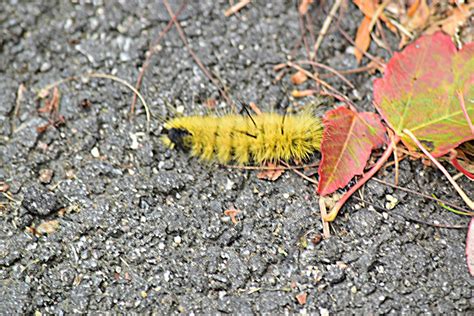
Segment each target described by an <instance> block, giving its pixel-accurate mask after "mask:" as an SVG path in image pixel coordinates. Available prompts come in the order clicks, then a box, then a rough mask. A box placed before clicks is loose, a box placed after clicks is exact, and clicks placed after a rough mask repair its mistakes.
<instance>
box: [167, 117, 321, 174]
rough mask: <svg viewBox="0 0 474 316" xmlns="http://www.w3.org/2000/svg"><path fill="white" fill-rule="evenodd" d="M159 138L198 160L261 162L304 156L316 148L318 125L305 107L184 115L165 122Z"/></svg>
mask: <svg viewBox="0 0 474 316" xmlns="http://www.w3.org/2000/svg"><path fill="white" fill-rule="evenodd" d="M164 127H165V129H166V130H167V135H164V136H163V141H164V143H165V144H167V145H168V146H170V147H176V148H178V149H184V150H188V151H190V153H191V155H192V156H195V157H199V158H201V159H202V160H207V161H213V160H216V161H218V162H220V163H223V164H225V163H229V162H231V161H235V162H237V163H238V164H241V165H244V164H249V163H250V162H252V163H255V164H263V163H265V162H278V161H279V160H284V161H290V160H300V161H302V160H305V159H307V158H308V157H309V156H310V155H311V154H312V153H313V152H314V151H316V150H319V148H320V144H321V138H322V130H323V129H322V126H321V121H320V119H319V118H318V117H316V116H314V115H313V114H312V113H310V112H309V111H307V112H303V113H301V114H296V115H280V114H276V113H263V114H261V115H257V116H254V117H250V116H242V115H235V114H228V115H223V116H186V117H178V118H174V119H171V120H169V121H168V122H167V123H165V126H164Z"/></svg>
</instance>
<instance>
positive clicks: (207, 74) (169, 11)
mask: <svg viewBox="0 0 474 316" xmlns="http://www.w3.org/2000/svg"><path fill="white" fill-rule="evenodd" d="M163 3H164V5H165V7H166V10H168V14H169V15H170V16H171V17H172V16H173V15H174V13H173V10H172V9H171V6H170V4H169V3H168V0H163ZM173 22H174V24H175V26H176V29H177V30H178V34H179V37H180V38H181V40H182V41H183V44H184V46H186V49H187V50H188V52H189V54H190V55H191V57H192V58H193V59H194V61H195V62H196V64H197V65H198V67H199V68H200V69H201V70H202V72H203V73H204V75H205V76H206V77H207V78H208V79H209V80H210V81H211V82H212V83H213V84H214V85H215V86H216V88H217V89H218V90H219V92H220V94H221V95H222V97H223V98H224V99H225V100H226V102H227V103H228V104H230V106H231V108H232V110H233V111H234V112H236V111H237V110H236V108H235V104H234V102H232V100H231V99H230V97H229V96H228V95H227V93H226V92H225V91H224V90H223V89H222V87H221V84H220V83H219V82H218V81H217V80H216V79H215V78H214V77H213V76H212V75H211V73H210V72H209V70H207V68H206V67H205V66H204V64H203V63H202V62H201V60H200V59H199V57H198V56H197V55H196V53H195V52H194V51H193V50H192V48H191V47H190V46H189V43H188V40H187V39H186V35H185V34H184V31H183V28H182V27H181V25H180V24H179V22H178V21H177V20H173Z"/></svg>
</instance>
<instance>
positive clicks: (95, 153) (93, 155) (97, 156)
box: [91, 147, 100, 158]
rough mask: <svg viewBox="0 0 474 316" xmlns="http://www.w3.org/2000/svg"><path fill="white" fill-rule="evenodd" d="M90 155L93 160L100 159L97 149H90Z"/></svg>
mask: <svg viewBox="0 0 474 316" xmlns="http://www.w3.org/2000/svg"><path fill="white" fill-rule="evenodd" d="M91 155H92V157H94V158H99V157H100V152H99V149H98V148H97V147H94V148H92V150H91Z"/></svg>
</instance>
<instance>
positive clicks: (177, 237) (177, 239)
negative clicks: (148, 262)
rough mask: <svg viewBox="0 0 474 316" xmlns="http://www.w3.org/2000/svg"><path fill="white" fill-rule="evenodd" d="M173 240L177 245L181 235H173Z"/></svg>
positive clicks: (179, 242)
mask: <svg viewBox="0 0 474 316" xmlns="http://www.w3.org/2000/svg"><path fill="white" fill-rule="evenodd" d="M173 241H174V243H175V244H177V245H179V244H181V237H180V236H175V237H174V238H173Z"/></svg>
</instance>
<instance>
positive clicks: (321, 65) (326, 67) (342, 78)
mask: <svg viewBox="0 0 474 316" xmlns="http://www.w3.org/2000/svg"><path fill="white" fill-rule="evenodd" d="M297 63H298V64H303V65H304V64H310V65H314V66H316V67H319V68H322V69H325V70H327V71H330V72H332V73H333V74H334V75H336V76H337V77H338V78H339V79H341V80H342V81H344V82H345V83H346V84H347V85H348V86H349V87H351V88H352V89H355V86H354V85H353V84H352V83H351V82H350V81H349V80H348V79H347V78H346V77H344V76H343V75H342V74H341V73H340V72H339V71H337V70H336V69H334V68H332V67H329V66H327V65H324V64H321V63H318V62H315V61H312V60H301V61H297Z"/></svg>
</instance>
